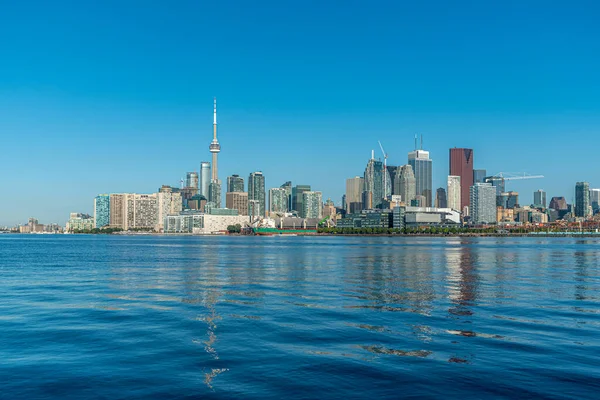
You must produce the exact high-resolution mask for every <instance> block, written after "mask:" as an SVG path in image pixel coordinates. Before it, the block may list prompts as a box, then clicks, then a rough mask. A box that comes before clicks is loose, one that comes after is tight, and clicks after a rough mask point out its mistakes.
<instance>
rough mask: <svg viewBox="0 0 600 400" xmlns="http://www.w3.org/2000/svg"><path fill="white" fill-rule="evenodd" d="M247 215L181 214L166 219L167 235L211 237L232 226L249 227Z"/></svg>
mask: <svg viewBox="0 0 600 400" xmlns="http://www.w3.org/2000/svg"><path fill="white" fill-rule="evenodd" d="M249 221H250V219H249V217H248V216H247V215H211V214H205V213H200V212H192V213H185V212H184V213H181V214H180V215H168V216H166V217H165V221H164V226H165V233H191V234H194V235H210V234H216V233H223V232H226V231H227V227H228V226H230V225H237V224H240V225H241V226H242V227H244V226H247V225H248V222H249Z"/></svg>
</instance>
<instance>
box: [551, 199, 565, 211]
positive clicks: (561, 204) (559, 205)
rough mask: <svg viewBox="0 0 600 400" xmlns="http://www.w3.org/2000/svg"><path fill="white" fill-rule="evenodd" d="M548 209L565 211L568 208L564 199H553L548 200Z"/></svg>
mask: <svg viewBox="0 0 600 400" xmlns="http://www.w3.org/2000/svg"><path fill="white" fill-rule="evenodd" d="M548 208H551V209H553V210H567V209H568V208H569V206H568V205H567V200H566V199H565V198H564V197H553V198H552V199H550V205H549V206H548Z"/></svg>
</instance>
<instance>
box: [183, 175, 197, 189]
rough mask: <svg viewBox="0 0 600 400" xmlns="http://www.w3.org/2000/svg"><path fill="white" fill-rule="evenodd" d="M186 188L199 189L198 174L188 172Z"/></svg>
mask: <svg viewBox="0 0 600 400" xmlns="http://www.w3.org/2000/svg"><path fill="white" fill-rule="evenodd" d="M185 186H186V187H191V188H195V189H198V173H197V172H188V173H187V174H186V180H185Z"/></svg>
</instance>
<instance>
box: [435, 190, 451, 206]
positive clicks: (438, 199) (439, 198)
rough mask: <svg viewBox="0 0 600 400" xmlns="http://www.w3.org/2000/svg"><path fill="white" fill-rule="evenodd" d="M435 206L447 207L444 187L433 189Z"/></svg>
mask: <svg viewBox="0 0 600 400" xmlns="http://www.w3.org/2000/svg"><path fill="white" fill-rule="evenodd" d="M435 207H436V208H447V207H448V199H447V196H446V189H444V188H438V189H437V190H436V191H435Z"/></svg>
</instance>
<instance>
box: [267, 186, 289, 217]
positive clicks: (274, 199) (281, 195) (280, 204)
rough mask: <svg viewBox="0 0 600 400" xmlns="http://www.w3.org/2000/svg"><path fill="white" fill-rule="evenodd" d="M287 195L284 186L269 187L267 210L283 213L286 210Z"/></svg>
mask: <svg viewBox="0 0 600 400" xmlns="http://www.w3.org/2000/svg"><path fill="white" fill-rule="evenodd" d="M287 205H288V196H287V192H286V190H285V189H284V188H272V189H269V212H272V213H285V212H287V211H288V208H287Z"/></svg>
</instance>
